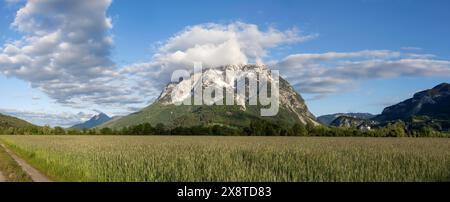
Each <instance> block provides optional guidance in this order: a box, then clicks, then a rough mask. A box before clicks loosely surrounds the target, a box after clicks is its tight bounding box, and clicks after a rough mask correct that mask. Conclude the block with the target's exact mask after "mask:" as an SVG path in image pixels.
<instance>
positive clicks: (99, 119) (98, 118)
mask: <svg viewBox="0 0 450 202" xmlns="http://www.w3.org/2000/svg"><path fill="white" fill-rule="evenodd" d="M111 119H112V118H111V117H109V116H108V115H106V114H105V113H99V114H97V115H95V116H93V117H92V118H91V119H89V120H88V121H86V122H84V123H80V124H76V125H74V126H72V127H70V128H73V129H91V128H95V127H97V126H99V125H101V124H104V123H106V122H108V121H110V120H111Z"/></svg>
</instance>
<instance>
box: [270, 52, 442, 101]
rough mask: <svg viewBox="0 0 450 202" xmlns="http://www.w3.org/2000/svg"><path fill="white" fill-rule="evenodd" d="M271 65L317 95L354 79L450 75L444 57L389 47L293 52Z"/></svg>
mask: <svg viewBox="0 0 450 202" xmlns="http://www.w3.org/2000/svg"><path fill="white" fill-rule="evenodd" d="M272 65H273V66H274V67H275V68H276V69H279V70H281V72H282V73H283V75H285V76H286V78H287V79H288V80H289V81H290V82H291V83H292V84H293V85H294V86H295V87H296V88H297V89H299V90H300V92H302V93H312V94H321V95H325V94H329V93H335V92H342V91H345V90H344V89H346V85H348V84H352V83H353V82H355V81H358V80H369V79H379V78H389V77H405V76H412V77H413V76H419V77H427V76H428V77H429V76H450V61H448V60H438V59H434V56H433V55H429V54H410V53H402V52H396V51H389V50H364V51H356V52H340V53H338V52H328V53H320V54H294V55H289V56H287V57H285V58H284V59H282V60H281V61H278V62H273V64H272ZM321 97H323V96H321Z"/></svg>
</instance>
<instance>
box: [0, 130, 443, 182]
mask: <svg viewBox="0 0 450 202" xmlns="http://www.w3.org/2000/svg"><path fill="white" fill-rule="evenodd" d="M0 141H2V142H4V143H5V144H7V146H8V147H9V148H10V149H12V150H14V151H15V152H16V153H18V154H19V155H21V156H22V157H23V158H25V159H26V160H28V162H29V163H30V164H32V165H34V166H35V167H36V168H38V169H39V170H41V171H43V172H45V173H46V174H47V175H48V176H51V177H52V178H53V179H55V180H60V181H449V180H450V139H449V138H434V139H433V138H357V137H351V138H343V137H341V138H326V137H190V136H189V137H188V136H185V137H178V136H0Z"/></svg>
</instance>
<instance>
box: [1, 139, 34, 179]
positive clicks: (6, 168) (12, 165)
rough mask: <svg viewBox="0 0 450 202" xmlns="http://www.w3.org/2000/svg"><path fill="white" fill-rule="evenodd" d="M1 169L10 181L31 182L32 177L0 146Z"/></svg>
mask: <svg viewBox="0 0 450 202" xmlns="http://www.w3.org/2000/svg"><path fill="white" fill-rule="evenodd" d="M0 171H1V172H2V173H3V175H4V176H5V178H6V180H7V181H8V182H31V178H30V177H29V176H28V175H27V174H26V173H25V172H24V171H23V170H22V168H21V167H20V166H19V165H18V164H17V162H16V161H14V159H12V158H11V156H9V154H8V153H6V151H5V149H4V148H3V147H1V146H0Z"/></svg>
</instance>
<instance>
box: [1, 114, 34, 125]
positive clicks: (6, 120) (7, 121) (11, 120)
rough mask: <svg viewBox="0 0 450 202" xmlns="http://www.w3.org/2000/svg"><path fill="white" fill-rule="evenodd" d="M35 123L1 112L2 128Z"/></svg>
mask: <svg viewBox="0 0 450 202" xmlns="http://www.w3.org/2000/svg"><path fill="white" fill-rule="evenodd" d="M33 126H35V125H33V124H31V123H29V122H27V121H24V120H22V119H19V118H16V117H12V116H7V115H3V114H0V128H25V127H33Z"/></svg>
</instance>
